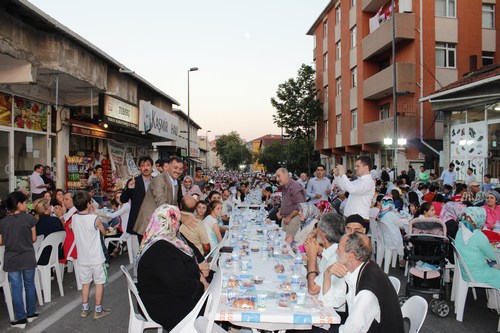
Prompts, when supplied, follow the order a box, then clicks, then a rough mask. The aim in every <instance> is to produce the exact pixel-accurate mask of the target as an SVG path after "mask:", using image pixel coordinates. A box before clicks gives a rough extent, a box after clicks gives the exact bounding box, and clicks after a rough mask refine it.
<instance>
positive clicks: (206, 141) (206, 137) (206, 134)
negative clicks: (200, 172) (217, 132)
mask: <svg viewBox="0 0 500 333" xmlns="http://www.w3.org/2000/svg"><path fill="white" fill-rule="evenodd" d="M210 132H212V131H211V130H208V131H207V133H205V169H207V168H208V133H210Z"/></svg>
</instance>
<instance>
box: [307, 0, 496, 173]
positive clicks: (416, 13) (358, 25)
mask: <svg viewBox="0 0 500 333" xmlns="http://www.w3.org/2000/svg"><path fill="white" fill-rule="evenodd" d="M495 9H496V1H495V0H482V1H480V0H467V1H464V0H427V1H423V0H399V1H395V8H394V10H393V9H392V4H391V1H390V0H349V1H339V0H337V1H331V2H330V3H329V4H328V5H327V7H326V8H325V9H324V11H323V12H322V13H321V14H320V15H319V17H318V18H317V20H316V21H315V22H314V24H313V25H312V27H311V28H310V30H309V31H308V32H307V34H308V35H311V36H313V39H314V50H313V59H314V63H315V67H316V82H317V87H318V89H319V91H320V100H321V102H322V104H323V109H324V114H323V119H321V120H320V121H319V122H318V123H317V126H316V136H317V137H316V148H317V150H319V152H320V153H321V157H322V161H323V163H325V164H327V165H332V164H334V163H340V162H342V163H343V164H346V165H347V166H348V167H350V168H352V167H353V164H354V160H355V156H356V155H359V154H369V155H370V156H372V157H373V160H374V162H375V164H376V165H378V166H379V167H380V166H381V165H385V166H388V167H393V166H395V165H396V166H397V169H398V173H399V170H403V169H406V168H407V165H408V164H409V163H411V164H412V165H414V167H415V165H417V166H418V165H419V164H424V163H425V164H427V167H428V168H430V169H435V168H438V166H439V163H438V162H439V161H440V156H441V165H442V164H443V163H445V162H444V161H443V158H442V153H441V151H442V137H443V114H442V113H439V112H438V113H434V112H432V110H431V106H430V104H429V103H419V99H420V98H423V97H424V96H427V95H430V94H431V93H432V92H434V91H436V90H437V89H440V88H441V87H444V86H446V85H447V84H449V83H451V82H453V81H456V80H457V79H458V78H460V77H462V75H464V74H465V73H467V72H470V71H472V70H475V69H477V68H479V67H481V66H482V65H488V64H491V63H494V62H496V61H498V54H497V52H496V49H497V45H499V42H500V41H499V40H498V39H499V35H498V33H497V27H498V24H499V18H498V15H496V13H495ZM393 27H394V28H395V29H393ZM393 32H394V33H393ZM393 43H394V45H395V48H394V54H393V47H392V45H393ZM394 55H395V57H394ZM393 82H395V89H393V87H394V84H393ZM394 92H395V94H394ZM394 95H396V98H394ZM395 109H396V110H397V111H396V112H395ZM395 114H396V119H394V115H395ZM395 128H396V129H395ZM384 139H392V142H393V143H392V144H391V145H387V142H388V141H386V144H384ZM400 139H406V144H404V145H397V142H398V140H400ZM399 142H401V143H403V142H404V140H400V141H399ZM395 151H396V153H395ZM395 157H396V158H395ZM395 162H396V163H395Z"/></svg>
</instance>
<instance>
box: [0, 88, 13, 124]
mask: <svg viewBox="0 0 500 333" xmlns="http://www.w3.org/2000/svg"><path fill="white" fill-rule="evenodd" d="M11 112H12V96H10V95H4V94H0V125H1V126H10V124H11V119H10V118H11V117H10V115H11Z"/></svg>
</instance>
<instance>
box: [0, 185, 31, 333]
mask: <svg viewBox="0 0 500 333" xmlns="http://www.w3.org/2000/svg"><path fill="white" fill-rule="evenodd" d="M27 206H28V197H27V196H26V195H25V194H23V193H21V192H12V193H10V194H9V196H8V197H7V199H6V200H5V201H3V202H2V205H1V206H0V245H3V244H5V255H4V265H3V270H4V271H6V272H7V273H8V275H9V282H10V287H11V289H12V304H13V306H14V315H15V321H13V322H11V323H10V325H11V326H12V327H17V328H25V327H26V323H27V322H30V323H31V322H32V321H33V320H35V319H36V318H38V313H36V299H35V297H36V292H35V270H36V258H35V249H34V247H33V243H34V242H35V241H36V229H35V225H36V223H37V221H36V219H35V218H34V217H33V216H32V215H30V214H27V213H26V209H27ZM23 282H24V290H25V293H26V307H25V304H24V299H23Z"/></svg>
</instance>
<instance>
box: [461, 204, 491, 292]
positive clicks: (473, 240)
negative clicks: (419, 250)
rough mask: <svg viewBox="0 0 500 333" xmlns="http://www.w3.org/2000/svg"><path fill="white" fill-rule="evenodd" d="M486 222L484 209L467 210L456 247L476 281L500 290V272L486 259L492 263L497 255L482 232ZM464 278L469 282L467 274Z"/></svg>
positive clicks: (464, 213)
mask: <svg viewBox="0 0 500 333" xmlns="http://www.w3.org/2000/svg"><path fill="white" fill-rule="evenodd" d="M485 222H486V212H485V210H484V209H483V208H481V207H467V208H465V209H464V211H463V213H462V220H461V221H460V228H459V230H458V233H457V237H456V239H455V247H456V248H457V251H458V252H459V253H460V255H461V256H462V258H463V259H464V262H465V264H466V265H467V268H468V269H469V271H470V273H471V275H472V277H473V278H474V280H476V281H477V282H482V283H486V284H489V285H491V286H492V287H493V288H496V289H500V270H499V269H496V268H494V267H490V266H489V265H488V262H487V260H486V258H488V259H489V260H491V261H493V260H495V253H494V251H493V247H492V246H491V244H490V242H489V241H488V238H486V236H485V235H484V234H483V233H482V232H481V229H482V228H483V226H484V223H485ZM462 271H463V268H462ZM462 277H463V278H464V279H465V280H466V281H468V278H467V276H466V275H465V274H462Z"/></svg>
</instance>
